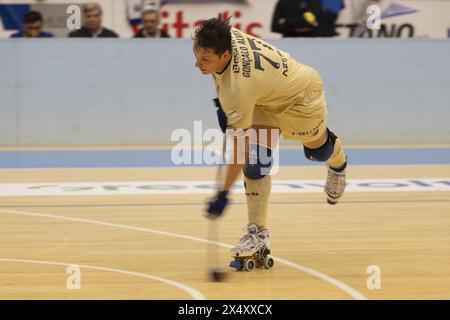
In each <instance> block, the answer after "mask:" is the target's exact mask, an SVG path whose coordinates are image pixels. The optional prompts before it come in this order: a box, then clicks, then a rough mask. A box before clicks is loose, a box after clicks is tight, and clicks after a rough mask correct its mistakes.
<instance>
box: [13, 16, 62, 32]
mask: <svg viewBox="0 0 450 320" xmlns="http://www.w3.org/2000/svg"><path fill="white" fill-rule="evenodd" d="M43 27H44V19H43V18H42V15H41V13H40V12H38V11H29V12H28V13H27V14H26V15H25V17H24V19H23V30H21V31H19V32H16V33H14V34H12V35H11V38H52V37H53V34H51V33H50V32H45V31H42V29H43Z"/></svg>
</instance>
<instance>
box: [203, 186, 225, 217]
mask: <svg viewBox="0 0 450 320" xmlns="http://www.w3.org/2000/svg"><path fill="white" fill-rule="evenodd" d="M227 196H228V191H220V192H218V193H217V195H216V196H215V197H214V198H212V199H211V200H209V201H208V203H207V206H208V207H207V209H206V217H207V218H208V219H216V218H218V217H220V216H221V215H222V214H223V212H224V211H225V208H226V206H227V205H228V202H229V201H228V197H227Z"/></svg>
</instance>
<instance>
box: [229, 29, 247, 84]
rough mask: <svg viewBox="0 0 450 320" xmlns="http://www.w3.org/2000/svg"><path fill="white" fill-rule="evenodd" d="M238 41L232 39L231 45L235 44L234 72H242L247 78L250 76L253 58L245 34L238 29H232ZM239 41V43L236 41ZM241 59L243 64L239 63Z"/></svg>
mask: <svg viewBox="0 0 450 320" xmlns="http://www.w3.org/2000/svg"><path fill="white" fill-rule="evenodd" d="M232 32H233V34H234V36H235V38H236V41H235V40H232V41H231V45H232V46H233V56H234V57H233V72H234V73H241V72H242V76H243V77H246V78H250V75H251V74H250V71H251V68H250V66H251V63H252V59H251V58H250V52H249V50H248V48H247V46H246V45H245V38H244V36H243V35H242V34H241V33H240V32H239V31H237V30H233V31H232ZM236 42H237V43H236ZM239 60H240V61H241V64H240V63H239Z"/></svg>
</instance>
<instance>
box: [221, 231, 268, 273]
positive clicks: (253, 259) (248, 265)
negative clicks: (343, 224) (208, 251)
mask: <svg viewBox="0 0 450 320" xmlns="http://www.w3.org/2000/svg"><path fill="white" fill-rule="evenodd" d="M244 230H245V231H247V234H246V235H245V236H243V237H242V238H241V241H240V242H239V244H238V245H237V246H235V247H233V248H232V249H231V254H232V257H233V258H234V260H233V261H231V262H230V267H232V268H235V269H236V270H237V271H242V270H244V271H252V270H254V269H255V268H265V269H270V268H272V267H273V265H274V261H273V258H272V257H271V256H270V237H269V231H268V230H266V229H262V230H258V228H257V227H256V226H255V225H254V224H252V225H249V226H247V227H245V229H244Z"/></svg>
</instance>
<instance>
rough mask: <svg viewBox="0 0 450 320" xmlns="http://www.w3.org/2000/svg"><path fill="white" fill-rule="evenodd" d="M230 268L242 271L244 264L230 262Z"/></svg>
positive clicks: (235, 261)
mask: <svg viewBox="0 0 450 320" xmlns="http://www.w3.org/2000/svg"><path fill="white" fill-rule="evenodd" d="M230 267H232V268H235V269H236V270H241V269H242V267H243V266H242V262H240V261H237V260H234V261H231V262H230Z"/></svg>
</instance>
